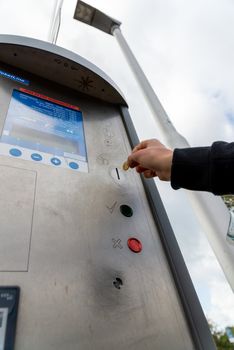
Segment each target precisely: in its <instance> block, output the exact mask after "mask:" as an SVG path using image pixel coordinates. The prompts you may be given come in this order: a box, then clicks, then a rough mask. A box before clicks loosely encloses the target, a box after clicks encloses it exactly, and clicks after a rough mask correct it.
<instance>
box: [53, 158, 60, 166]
mask: <svg viewBox="0 0 234 350" xmlns="http://www.w3.org/2000/svg"><path fill="white" fill-rule="evenodd" d="M50 161H51V163H52V164H54V165H57V166H58V165H60V164H61V160H60V159H58V158H55V157H54V158H51V160H50Z"/></svg>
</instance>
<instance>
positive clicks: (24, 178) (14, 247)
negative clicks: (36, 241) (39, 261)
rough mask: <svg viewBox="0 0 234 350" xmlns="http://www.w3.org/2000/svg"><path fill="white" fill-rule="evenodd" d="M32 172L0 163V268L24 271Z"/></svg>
mask: <svg viewBox="0 0 234 350" xmlns="http://www.w3.org/2000/svg"><path fill="white" fill-rule="evenodd" d="M35 183H36V173H35V172H33V171H29V170H25V169H18V168H15V167H9V166H3V165H0V194H1V195H0V225H1V230H0V242H1V244H0V271H27V269H28V259H29V247H30V239H31V229H32V228H31V226H32V215H33V208H34V192H35Z"/></svg>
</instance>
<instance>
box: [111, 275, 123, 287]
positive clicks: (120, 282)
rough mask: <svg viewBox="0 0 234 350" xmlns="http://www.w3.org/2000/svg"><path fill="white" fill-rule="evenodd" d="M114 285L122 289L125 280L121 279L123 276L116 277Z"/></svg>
mask: <svg viewBox="0 0 234 350" xmlns="http://www.w3.org/2000/svg"><path fill="white" fill-rule="evenodd" d="M113 285H114V286H115V288H116V289H121V287H122V285H123V281H122V280H121V278H119V277H116V279H115V281H113Z"/></svg>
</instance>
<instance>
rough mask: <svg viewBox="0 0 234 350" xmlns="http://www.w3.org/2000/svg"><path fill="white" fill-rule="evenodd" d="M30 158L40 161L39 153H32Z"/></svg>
mask: <svg viewBox="0 0 234 350" xmlns="http://www.w3.org/2000/svg"><path fill="white" fill-rule="evenodd" d="M31 158H32V160H35V161H36V162H40V161H41V160H42V156H41V155H40V154H39V153H32V154H31Z"/></svg>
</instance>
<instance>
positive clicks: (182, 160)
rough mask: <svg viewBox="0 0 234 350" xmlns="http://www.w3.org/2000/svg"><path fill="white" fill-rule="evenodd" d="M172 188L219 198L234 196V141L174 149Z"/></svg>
mask: <svg viewBox="0 0 234 350" xmlns="http://www.w3.org/2000/svg"><path fill="white" fill-rule="evenodd" d="M171 185H172V187H173V188H174V189H179V188H181V187H182V188H186V189H190V190H197V191H209V192H212V193H214V194H217V195H221V194H232V193H234V142H233V143H226V142H215V143H213V144H212V146H211V147H192V148H185V149H175V150H174V153H173V160H172V171H171Z"/></svg>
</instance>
